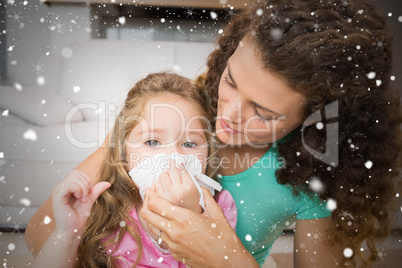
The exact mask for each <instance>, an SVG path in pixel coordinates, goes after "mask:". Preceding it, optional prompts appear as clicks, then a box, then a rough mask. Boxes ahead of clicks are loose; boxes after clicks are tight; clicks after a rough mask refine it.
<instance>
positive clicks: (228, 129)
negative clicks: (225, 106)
mask: <svg viewBox="0 0 402 268" xmlns="http://www.w3.org/2000/svg"><path fill="white" fill-rule="evenodd" d="M221 126H222V128H223V129H224V130H225V131H226V132H228V133H229V134H234V135H237V134H240V133H241V132H239V131H237V130H234V129H233V128H230V127H229V125H228V124H227V123H226V122H225V121H224V120H223V119H221Z"/></svg>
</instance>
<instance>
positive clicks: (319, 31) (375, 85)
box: [198, 0, 402, 266]
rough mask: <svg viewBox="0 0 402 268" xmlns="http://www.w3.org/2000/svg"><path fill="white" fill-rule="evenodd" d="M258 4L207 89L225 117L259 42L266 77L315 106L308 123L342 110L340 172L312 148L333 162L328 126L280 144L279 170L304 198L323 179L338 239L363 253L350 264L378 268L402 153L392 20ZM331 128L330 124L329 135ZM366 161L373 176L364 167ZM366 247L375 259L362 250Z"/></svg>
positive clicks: (317, 0)
mask: <svg viewBox="0 0 402 268" xmlns="http://www.w3.org/2000/svg"><path fill="white" fill-rule="evenodd" d="M258 2H261V3H256V4H255V5H254V6H253V7H251V8H249V9H248V10H245V11H243V12H240V13H238V14H235V15H234V16H233V18H232V19H231V20H230V22H229V24H228V25H227V27H226V28H225V29H224V31H223V34H222V35H221V36H220V38H219V39H218V45H219V47H218V48H217V49H216V50H215V51H214V52H213V53H212V54H211V55H210V57H209V59H208V72H207V74H206V76H203V77H199V78H198V84H199V85H202V86H203V87H204V89H205V90H211V91H212V95H211V96H212V98H211V107H215V110H214V113H215V115H216V107H217V98H218V93H217V90H218V87H219V81H220V77H221V75H222V73H223V70H224V69H225V67H226V64H227V61H228V59H229V57H230V56H231V55H232V54H233V53H234V51H235V50H236V48H237V46H238V45H239V43H240V42H241V40H242V39H243V38H245V37H250V39H251V40H252V42H253V43H254V44H255V45H256V47H257V49H258V52H259V54H258V55H260V57H261V62H262V63H263V66H264V67H265V69H267V70H269V71H272V72H275V73H276V74H278V75H279V76H280V77H282V78H283V79H284V80H285V81H287V83H288V84H289V85H290V86H291V87H292V88H293V89H294V90H296V91H298V92H300V93H302V94H303V95H304V96H306V97H307V98H308V100H309V105H308V108H307V109H306V110H305V114H304V118H307V117H308V116H309V115H310V114H312V113H314V112H316V111H323V112H324V111H325V107H326V106H328V105H330V104H331V103H332V104H333V103H336V102H337V107H338V117H337V118H335V120H336V121H337V123H338V130H339V133H338V144H332V145H331V146H338V151H339V155H338V156H339V162H338V165H336V166H334V165H333V164H327V163H324V162H322V161H320V160H319V159H317V158H316V157H314V156H313V155H312V154H311V153H310V152H309V151H307V149H306V146H305V144H307V145H308V146H309V147H311V148H314V150H316V151H317V152H320V153H325V147H326V139H327V137H326V127H324V128H323V129H321V130H319V129H317V127H316V125H315V124H313V125H309V126H303V127H304V129H303V128H302V127H301V126H300V127H299V128H298V129H296V130H295V131H294V132H293V138H292V139H290V140H289V141H288V142H286V143H284V144H280V145H279V153H280V155H281V156H282V157H283V158H284V159H285V161H286V168H283V169H280V170H278V171H277V173H276V175H277V180H278V182H279V183H281V184H287V185H291V186H293V189H294V193H295V194H296V195H297V194H298V193H299V192H300V191H305V192H307V193H308V192H311V190H310V189H309V187H308V182H309V181H310V180H311V179H312V178H319V179H320V181H321V182H322V184H323V186H324V191H323V192H321V193H320V197H321V198H322V199H323V200H328V199H329V198H332V199H334V200H335V201H336V204H337V208H336V209H335V210H333V213H332V218H333V220H334V222H335V228H334V230H332V231H331V233H332V237H333V238H334V241H336V243H337V244H338V246H340V247H342V248H347V247H348V248H351V249H353V252H354V256H353V257H352V258H350V259H344V260H343V261H344V262H345V264H348V265H353V266H356V260H357V259H355V258H354V257H355V256H356V255H358V257H359V258H358V259H360V261H361V262H362V264H363V266H370V264H371V262H372V261H374V260H376V259H378V256H379V254H378V250H377V248H376V245H375V244H376V243H377V242H378V241H379V240H380V239H383V238H385V237H386V236H387V235H388V234H389V233H390V209H391V207H390V204H391V203H392V202H391V201H393V200H392V199H393V197H394V196H395V192H394V186H395V184H396V183H397V181H398V175H399V171H398V159H399V155H400V151H401V134H400V123H401V120H402V115H401V108H400V99H399V94H398V91H397V90H395V89H394V88H393V86H394V85H393V83H392V80H391V79H390V77H391V72H392V70H391V69H392V38H391V36H389V35H388V34H387V32H386V31H385V26H386V25H385V24H386V22H385V17H384V16H383V15H382V14H380V13H379V12H378V11H377V10H376V9H375V8H374V7H373V6H372V5H371V4H370V3H369V2H368V1H366V0H359V1H351V0H325V1H322V0H271V1H267V2H263V1H258ZM324 117H325V116H324ZM331 120H334V119H329V120H328V121H326V120H325V119H323V120H322V121H321V122H322V123H323V124H324V126H325V125H326V124H325V123H326V122H329V123H331ZM302 137H303V138H304V142H303V139H302ZM367 161H371V162H368V164H367V166H368V167H370V166H369V163H372V167H371V168H366V167H365V164H366V163H367ZM364 241H366V242H367V246H368V248H369V253H370V255H369V256H367V255H366V254H363V253H362V252H361V250H360V247H361V244H362V243H363V242H364Z"/></svg>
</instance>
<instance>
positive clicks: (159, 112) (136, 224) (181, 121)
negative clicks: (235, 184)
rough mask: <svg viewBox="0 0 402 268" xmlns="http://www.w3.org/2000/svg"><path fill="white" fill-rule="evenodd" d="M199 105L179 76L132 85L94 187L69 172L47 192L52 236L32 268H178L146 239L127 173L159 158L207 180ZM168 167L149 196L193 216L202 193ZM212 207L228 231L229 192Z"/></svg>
mask: <svg viewBox="0 0 402 268" xmlns="http://www.w3.org/2000/svg"><path fill="white" fill-rule="evenodd" d="M205 100H206V98H205V96H203V95H202V94H201V92H200V91H197V90H196V89H195V86H194V85H193V84H192V82H191V81H189V80H188V79H186V78H184V77H181V76H179V75H175V74H169V73H159V74H151V75H148V76H147V77H146V78H145V79H143V80H141V81H139V82H138V83H137V84H136V85H135V86H134V88H132V89H131V90H130V91H129V93H128V95H127V99H126V101H125V105H124V107H123V109H122V111H121V112H120V114H119V116H118V119H117V120H116V123H115V127H114V129H113V130H112V132H111V133H112V136H111V140H110V141H109V143H108V152H107V155H106V159H105V161H104V162H103V164H102V166H101V175H100V179H99V182H98V183H97V184H95V185H94V186H91V183H90V180H89V178H88V177H87V176H86V175H85V174H84V173H82V172H78V171H75V172H72V173H71V174H70V175H69V176H68V177H67V178H66V179H65V180H63V182H62V183H60V184H59V185H58V186H57V187H56V188H55V190H54V191H53V193H52V200H53V213H54V215H55V220H56V229H55V231H54V232H53V234H52V235H51V236H50V238H49V239H48V240H47V241H46V243H45V245H44V247H43V248H42V250H41V253H40V254H39V255H38V256H37V257H36V259H35V264H34V267H44V266H47V267H73V266H78V267H106V266H107V267H132V266H133V265H134V266H137V267H142V266H146V267H152V266H153V267H182V266H184V264H183V263H180V262H178V261H176V260H175V259H174V258H173V257H172V255H171V254H170V253H169V251H168V250H167V246H166V245H165V244H164V243H163V236H162V233H161V232H159V234H158V236H155V235H152V232H150V231H149V230H148V226H147V224H146V223H145V222H143V221H142V219H141V218H140V217H139V214H138V211H139V210H140V209H141V206H142V199H141V197H140V194H139V189H138V187H137V185H136V184H135V183H134V182H133V179H134V181H136V179H137V178H135V176H136V174H140V173H139V172H134V173H131V172H130V174H131V175H132V177H133V178H130V176H129V175H128V172H129V171H130V170H133V168H134V167H137V169H138V168H143V166H145V165H144V164H142V165H141V164H140V163H145V160H148V161H149V164H150V165H149V170H151V169H153V168H157V167H158V166H160V165H161V163H159V162H158V159H162V158H163V157H162V158H161V157H160V156H161V153H165V154H166V156H167V154H169V155H171V156H172V155H174V156H176V157H178V156H182V157H184V158H186V159H191V160H192V161H193V162H196V163H198V164H201V166H200V167H199V169H200V171H202V173H206V174H207V175H210V176H211V175H212V174H213V173H214V171H215V169H214V167H213V166H212V165H210V164H207V162H208V160H209V159H208V155H209V156H210V157H212V156H213V153H214V148H213V146H212V142H210V141H211V133H210V132H209V128H208V125H207V123H208V122H209V117H208V115H207V113H206V110H205V107H206V103H205ZM183 155H184V156H183ZM153 156H154V157H153ZM162 156H163V155H162ZM165 159H166V158H165ZM174 160H176V162H179V160H177V159H174ZM176 162H175V161H173V160H170V163H169V169H168V170H167V171H166V172H164V173H162V174H161V175H160V177H159V181H158V182H157V183H156V184H155V185H154V186H153V187H152V191H154V192H155V193H157V194H158V195H159V196H160V197H162V198H165V199H166V200H168V201H169V202H171V203H173V204H175V205H178V206H182V207H185V208H188V209H190V210H192V211H194V212H197V213H201V212H202V210H203V208H202V207H201V205H200V204H201V202H200V199H201V196H202V193H201V194H200V192H199V190H198V189H200V188H199V187H198V189H197V186H196V184H195V183H194V182H193V180H192V178H191V177H192V176H193V175H194V174H189V173H188V172H186V170H185V168H184V167H182V166H180V165H177V163H176ZM165 163H166V161H165ZM215 168H216V167H215ZM133 171H135V169H134V170H133ZM208 179H209V178H208ZM137 182H138V180H137ZM207 183H208V182H207ZM216 200H217V202H218V204H220V205H221V207H222V208H223V211H224V214H225V215H226V216H227V218H228V221H229V223H230V224H231V226H232V227H233V228H234V226H235V223H236V218H237V215H236V213H237V211H236V207H235V205H234V201H233V199H232V197H231V196H230V194H229V192H227V191H222V192H221V193H220V194H219V196H218V197H217V198H216ZM77 250H78V251H77ZM45 264H46V265H45ZM190 265H191V264H190Z"/></svg>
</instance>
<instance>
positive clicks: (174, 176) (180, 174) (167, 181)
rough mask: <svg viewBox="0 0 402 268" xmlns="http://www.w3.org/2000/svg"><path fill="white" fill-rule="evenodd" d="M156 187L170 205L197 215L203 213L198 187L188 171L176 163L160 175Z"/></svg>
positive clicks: (160, 195) (171, 163) (172, 163)
mask: <svg viewBox="0 0 402 268" xmlns="http://www.w3.org/2000/svg"><path fill="white" fill-rule="evenodd" d="M154 187H155V191H156V194H157V195H158V196H159V197H161V198H163V199H166V200H167V201H169V202H170V203H172V204H174V205H177V206H180V207H184V208H187V209H190V210H192V211H194V212H197V213H201V212H202V208H201V206H200V204H199V202H200V198H201V196H200V193H199V192H198V189H197V187H196V186H195V184H194V182H193V180H192V179H191V178H190V175H189V174H188V171H187V170H186V169H185V168H184V167H182V166H179V165H177V163H176V162H174V161H171V162H170V168H169V169H168V170H167V171H166V172H163V173H162V174H161V175H160V177H159V180H158V181H157V182H156V183H155V185H154Z"/></svg>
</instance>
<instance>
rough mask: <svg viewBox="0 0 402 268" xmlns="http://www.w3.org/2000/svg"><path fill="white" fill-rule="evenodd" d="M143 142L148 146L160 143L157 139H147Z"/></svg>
mask: <svg viewBox="0 0 402 268" xmlns="http://www.w3.org/2000/svg"><path fill="white" fill-rule="evenodd" d="M145 144H146V145H148V146H151V147H153V146H157V145H160V142H159V141H157V140H148V141H146V142H145Z"/></svg>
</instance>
